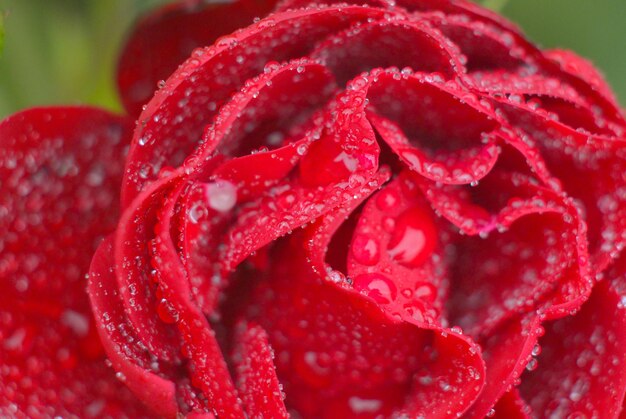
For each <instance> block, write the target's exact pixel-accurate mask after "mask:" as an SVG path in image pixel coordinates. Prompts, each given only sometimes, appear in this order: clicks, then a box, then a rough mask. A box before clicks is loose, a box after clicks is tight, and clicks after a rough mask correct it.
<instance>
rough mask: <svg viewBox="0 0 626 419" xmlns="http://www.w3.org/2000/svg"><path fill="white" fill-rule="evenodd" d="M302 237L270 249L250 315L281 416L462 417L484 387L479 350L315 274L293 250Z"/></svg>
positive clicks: (298, 249) (301, 244) (297, 250)
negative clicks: (266, 351) (286, 412)
mask: <svg viewBox="0 0 626 419" xmlns="http://www.w3.org/2000/svg"><path fill="white" fill-rule="evenodd" d="M307 237H308V235H307V236H303V235H301V234H296V235H294V236H292V238H290V239H288V240H285V241H283V242H282V243H280V244H278V245H276V246H277V247H276V248H275V250H274V251H273V254H272V257H271V260H275V261H277V263H275V264H273V267H272V269H271V271H270V272H269V273H268V276H267V277H266V279H265V281H263V282H262V283H260V285H259V288H258V290H257V291H256V292H255V297H254V300H253V301H254V302H255V303H254V306H252V307H250V308H249V310H248V313H249V315H250V317H251V318H252V319H253V320H254V321H257V322H259V324H261V325H262V326H263V327H264V328H265V329H266V330H267V333H268V336H269V341H270V345H271V346H272V348H273V349H274V351H275V354H276V358H275V362H276V369H277V374H278V377H279V379H280V381H281V383H282V384H283V385H284V387H285V393H286V395H287V399H286V404H287V406H288V407H289V408H290V409H293V410H294V411H296V412H298V413H299V414H301V415H303V416H309V417H311V416H312V417H326V418H330V417H346V418H348V417H375V416H377V415H380V414H383V415H391V414H393V413H394V412H395V413H396V414H402V413H405V414H407V415H408V416H409V417H417V416H419V415H420V414H424V415H426V414H432V415H434V416H433V417H445V416H446V415H454V414H455V413H457V412H459V413H460V412H462V411H464V410H465V409H466V408H467V407H468V406H469V404H470V403H471V402H472V401H473V400H474V398H475V397H476V395H477V393H478V391H480V388H481V387H482V380H483V377H484V375H483V374H484V372H483V365H482V361H481V360H480V355H479V351H478V347H477V346H475V345H474V344H472V343H470V341H469V340H468V339H467V338H465V337H463V336H461V335H459V334H455V333H453V332H449V331H444V330H443V329H437V330H427V329H420V328H418V327H416V326H415V325H413V324H410V323H405V322H399V321H398V320H393V318H392V317H390V316H388V315H386V314H384V313H383V312H382V311H380V309H379V308H378V305H377V304H376V303H375V302H374V301H372V300H370V299H369V298H366V297H363V296H362V295H361V294H359V293H357V292H356V291H353V290H351V289H349V288H345V287H339V286H337V285H336V284H335V283H333V282H331V281H329V280H327V279H325V278H324V277H325V276H326V274H325V273H318V274H316V273H314V272H313V271H312V270H311V267H309V266H308V264H307V262H306V258H307V255H306V254H305V253H304V252H302V250H301V249H303V247H305V246H306V243H307V242H308V239H307ZM293 278H299V280H298V281H294V280H293ZM253 313H256V314H253ZM317 400H325V401H326V402H325V403H323V404H321V403H319V402H317Z"/></svg>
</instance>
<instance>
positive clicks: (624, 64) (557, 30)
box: [0, 0, 626, 118]
mask: <svg viewBox="0 0 626 419" xmlns="http://www.w3.org/2000/svg"><path fill="white" fill-rule="evenodd" d="M171 1H173V0H89V1H85V0H0V11H1V12H0V13H1V14H2V15H1V16H0V45H1V44H2V43H3V44H4V51H3V53H2V56H0V118H1V117H3V116H5V115H8V114H10V113H13V112H15V111H17V110H19V109H23V108H26V107H30V106H35V105H51V104H76V103H85V104H92V105H96V106H102V107H105V108H107V109H111V110H116V111H119V110H121V105H120V102H119V98H118V96H117V89H116V84H115V69H116V66H117V59H118V54H119V51H120V49H121V47H122V44H123V41H124V38H125V36H127V34H128V32H129V31H130V29H131V27H132V25H133V22H134V21H135V20H136V19H137V17H138V16H139V15H140V14H141V13H144V12H146V11H147V10H149V9H152V8H154V7H157V6H159V5H161V4H164V3H168V2H171ZM476 1H477V2H478V3H481V4H483V5H485V6H487V7H489V8H491V9H492V10H495V11H498V12H499V13H502V14H504V15H505V16H506V17H508V18H509V19H511V20H512V21H514V22H515V23H517V24H518V25H519V26H520V27H521V28H522V29H523V30H524V31H525V32H526V33H527V34H528V36H529V37H530V38H531V39H532V40H533V41H534V42H538V43H539V44H541V45H542V46H543V47H547V48H554V47H563V48H568V49H572V50H574V51H576V52H577V53H579V54H580V55H582V56H584V57H587V58H589V59H591V60H592V61H593V62H594V63H595V64H596V66H597V67H599V68H600V69H601V70H602V71H603V72H604V73H605V74H606V76H607V79H608V80H609V82H610V84H611V85H612V86H613V88H614V89H615V91H616V93H617V95H618V97H619V98H620V99H621V101H622V103H625V102H626V77H625V76H624V75H625V74H626V52H624V50H623V48H622V43H623V40H624V39H626V25H625V24H624V21H626V1H624V0H600V1H598V2H591V1H589V0H549V1H547V0H476ZM2 18H4V19H3V21H2ZM2 31H5V32H6V34H5V37H4V41H2V39H3V38H2Z"/></svg>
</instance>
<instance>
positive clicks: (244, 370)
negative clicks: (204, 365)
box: [233, 322, 289, 418]
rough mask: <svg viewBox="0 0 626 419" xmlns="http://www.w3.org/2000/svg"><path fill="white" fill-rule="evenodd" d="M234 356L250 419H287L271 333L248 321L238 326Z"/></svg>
mask: <svg viewBox="0 0 626 419" xmlns="http://www.w3.org/2000/svg"><path fill="white" fill-rule="evenodd" d="M235 340H236V342H237V346H236V348H235V353H234V354H233V360H234V362H235V368H236V371H237V377H238V379H237V389H238V390H239V394H240V396H241V398H242V401H243V405H244V408H245V410H246V413H247V414H248V416H249V417H253V418H256V417H267V418H287V417H289V415H288V414H287V410H286V408H285V403H284V402H283V397H284V396H283V394H282V390H281V386H280V383H279V382H278V378H277V377H276V371H275V369H274V353H273V351H272V348H271V347H270V346H269V341H268V337H267V333H266V332H265V331H264V330H263V329H262V328H261V327H260V326H258V325H254V324H250V323H247V322H244V323H242V324H240V325H239V326H238V327H237V332H236V335H235Z"/></svg>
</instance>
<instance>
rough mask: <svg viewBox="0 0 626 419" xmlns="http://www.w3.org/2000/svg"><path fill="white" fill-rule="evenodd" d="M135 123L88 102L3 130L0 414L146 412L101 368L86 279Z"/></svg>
mask: <svg viewBox="0 0 626 419" xmlns="http://www.w3.org/2000/svg"><path fill="white" fill-rule="evenodd" d="M131 128H132V121H130V120H127V119H124V118H121V117H118V116H114V115H112V114H110V113H108V112H104V111H101V110H98V109H93V108H86V107H64V108H35V109H31V110H28V111H24V112H20V113H18V114H15V115H13V116H11V117H9V118H7V119H5V120H4V121H2V122H1V123H0V138H1V139H2V141H0V179H2V194H1V195H0V207H1V208H3V209H4V212H2V214H1V215H0V237H2V241H3V249H2V252H1V253H0V291H1V292H0V295H1V297H0V306H1V307H2V310H1V313H0V340H1V342H2V343H1V344H0V345H1V346H2V350H1V351H0V365H2V368H1V372H0V376H1V377H0V383H1V384H0V405H1V406H2V407H1V408H0V412H1V414H2V415H3V416H5V415H6V416H10V417H14V416H18V417H20V416H24V417H26V416H29V417H41V416H46V417H52V416H57V415H62V416H90V415H91V416H107V415H110V416H120V415H124V414H126V415H129V416H138V417H144V416H147V410H146V409H145V407H143V405H142V404H141V403H140V402H139V401H138V400H137V399H135V398H134V397H133V396H132V395H131V394H130V392H128V390H126V389H125V388H124V386H121V385H120V383H119V382H118V381H117V380H116V379H115V375H114V373H113V371H112V370H111V369H110V368H108V367H107V366H106V365H105V360H104V357H103V356H102V355H103V353H102V352H103V351H102V346H101V344H100V342H99V339H98V336H97V333H96V328H95V325H94V324H93V321H91V320H90V319H91V310H90V308H89V300H88V298H87V294H86V293H85V285H86V283H85V279H84V275H85V274H86V273H87V271H88V269H89V262H90V260H91V256H92V254H93V252H94V251H95V249H96V247H97V244H98V243H99V241H100V240H101V239H102V237H103V236H104V235H106V234H108V233H110V232H111V231H112V230H113V229H114V228H115V223H116V220H117V217H118V191H119V186H120V180H121V176H122V170H123V168H122V164H121V162H122V161H123V159H124V152H125V147H126V145H127V140H128V139H129V137H130V132H131Z"/></svg>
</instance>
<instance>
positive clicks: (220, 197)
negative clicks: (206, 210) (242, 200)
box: [204, 180, 237, 212]
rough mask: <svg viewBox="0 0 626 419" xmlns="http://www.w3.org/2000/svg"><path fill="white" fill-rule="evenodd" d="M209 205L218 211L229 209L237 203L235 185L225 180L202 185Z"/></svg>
mask: <svg viewBox="0 0 626 419" xmlns="http://www.w3.org/2000/svg"><path fill="white" fill-rule="evenodd" d="M204 193H205V195H206V198H207V201H208V203H209V207H211V208H213V209H214V210H216V211H219V212H227V211H230V210H231V209H232V208H233V207H234V206H235V204H236V203H237V187H236V186H235V185H233V184H232V183H231V182H229V181H227V180H217V181H215V182H211V183H208V184H206V185H204Z"/></svg>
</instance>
